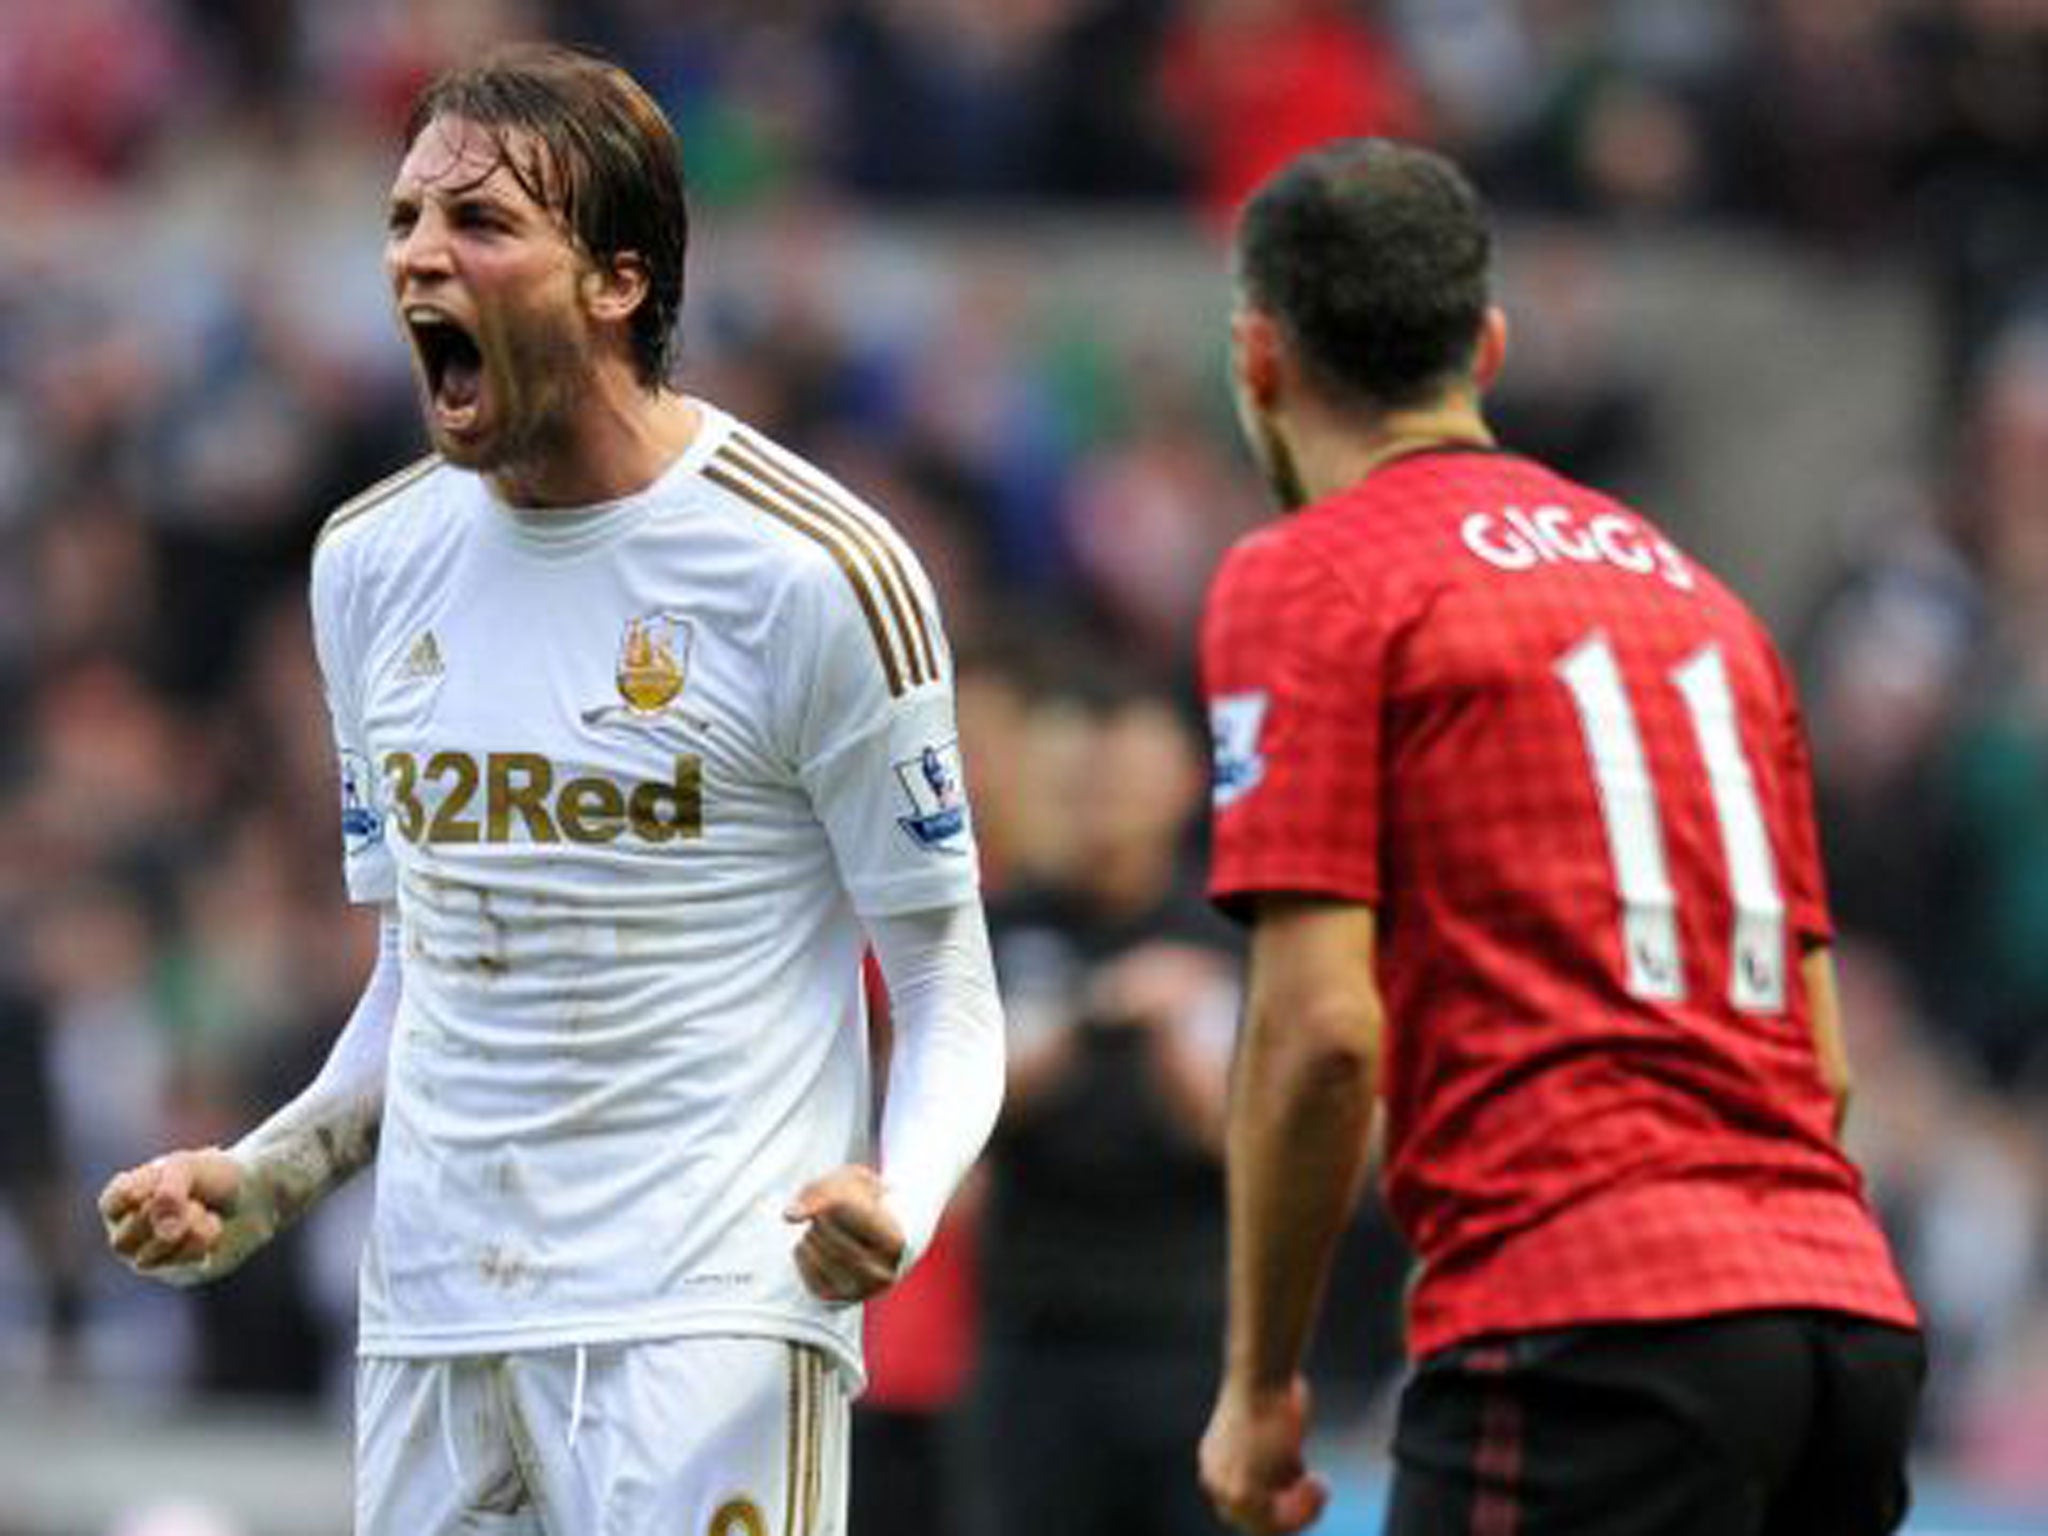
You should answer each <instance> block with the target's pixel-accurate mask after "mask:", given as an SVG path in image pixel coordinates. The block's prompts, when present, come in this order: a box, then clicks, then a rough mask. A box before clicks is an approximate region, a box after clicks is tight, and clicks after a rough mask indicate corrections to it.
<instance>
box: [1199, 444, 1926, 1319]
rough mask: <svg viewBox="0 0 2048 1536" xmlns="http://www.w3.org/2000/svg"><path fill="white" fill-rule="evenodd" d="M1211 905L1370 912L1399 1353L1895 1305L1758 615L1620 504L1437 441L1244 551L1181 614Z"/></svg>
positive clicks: (1784, 701)
mask: <svg viewBox="0 0 2048 1536" xmlns="http://www.w3.org/2000/svg"><path fill="white" fill-rule="evenodd" d="M1203 665H1204V684H1205V688H1206V691H1207V693H1208V696H1209V705H1210V713H1211V719H1212V723H1213V726H1214V729H1215V734H1216V818H1215V840H1216V848H1215V865H1214V870H1213V873H1212V877H1211V891H1212V894H1213V895H1215V896H1216V897H1217V898H1218V900H1220V901H1222V902H1223V903H1224V904H1225V905H1226V906H1229V905H1241V903H1242V899H1243V898H1245V897H1247V896H1250V895H1252V894H1255V893H1258V892H1267V891H1298V892H1313V893H1320V894H1325V895H1330V896H1335V897H1340V898H1345V899H1348V900H1353V901H1359V902H1364V903H1367V904H1369V905H1371V906H1372V907H1374V908H1375V909H1376V912H1377V918H1378V924H1379V933H1380V949H1379V956H1378V964H1379V981H1380V986H1381V989H1382V992H1383V996H1384V1001H1385V1004H1386V1010H1387V1022H1388V1028H1387V1048H1386V1062H1385V1071H1384V1084H1385V1087H1384V1094H1385V1113H1386V1132H1387V1163H1386V1171H1385V1177H1386V1188H1387V1196H1388V1203H1389V1206H1390V1208H1391V1210H1392V1212H1393V1214H1394V1217H1395V1219H1396V1220H1397V1221H1398V1222H1399V1224H1400V1225H1401V1227H1402V1229H1403V1231H1404V1232H1405V1233H1406V1234H1407V1236H1408V1238H1409V1240H1410V1241H1411V1242H1412V1243H1413V1245H1414V1247H1415V1248H1416V1250H1417V1252H1418V1253H1419V1255H1420V1257H1421V1260H1422V1270H1421V1274H1420V1276H1419V1277H1418V1279H1417V1282H1416V1286H1415V1289H1414V1291H1413V1294H1412V1298H1411V1303H1410V1319H1409V1345H1410V1348H1411V1349H1412V1350H1413V1351H1414V1352H1415V1353H1416V1354H1418V1355H1424V1354H1428V1353H1430V1352H1431V1351H1434V1350H1437V1349H1440V1348H1442V1347H1444V1346H1445V1345H1448V1344H1451V1343H1455V1342H1457V1341H1459V1340H1462V1339H1467V1338H1471V1337H1474V1336H1477V1335H1481V1334H1487V1333H1496V1332H1506V1331H1517V1330H1524V1329H1531V1328H1541V1327H1553V1326H1566V1325H1572V1324H1581V1323H1590V1322H1602V1321H1623V1320H1646V1319H1670V1318H1684V1317H1698V1316H1705V1315H1710V1314H1715V1313H1722V1312H1733V1311H1747V1310H1753V1309H1761V1308H1772V1307H1817V1308H1827V1309H1833V1310H1838V1311H1843V1312H1849V1313H1854V1314H1858V1315H1861V1316H1865V1317H1872V1318H1877V1319H1880V1320H1884V1321H1889V1322H1895V1323H1901V1324H1910V1323H1912V1322H1914V1321H1915V1316H1914V1311H1913V1306H1912V1303H1911V1301H1910V1300H1909V1299H1908V1297H1907V1295H1906V1292H1905V1289H1904V1287H1903V1285H1902V1284H1901V1282H1900V1280H1899V1278H1898V1275H1897V1272H1896V1270H1895V1269H1894V1267H1893V1264H1892V1261H1891V1257H1890V1254H1889V1252H1888V1250H1887V1247H1886V1244H1885V1241H1884V1238H1883V1236H1882V1234H1881V1233H1880V1232H1879V1230H1878V1228H1877V1225H1876V1223H1875V1222H1874V1220H1873V1219H1872V1217H1871V1215H1870V1213H1869V1210H1868V1208H1867V1206H1866V1204H1865V1201H1864V1197H1863V1192H1862V1184H1861V1180H1860V1178H1859V1176H1858V1174H1857V1172H1856V1170H1855V1168H1854V1167H1853V1165H1852V1164H1850V1163H1849V1162H1848V1160H1847V1159H1846V1158H1845V1157H1844V1156H1843V1154H1842V1153H1841V1151H1840V1150H1839V1148H1838V1147H1837V1146H1836V1143H1835V1139H1834V1136H1833V1133H1832V1128H1831V1123H1832V1113H1833V1110H1832V1105H1831V1102H1830V1099H1829V1095H1828V1093H1827V1090H1826V1087H1825V1085H1824V1083H1823V1081H1822V1077H1821V1072H1820V1067H1819V1063H1818V1059H1817V1056H1816V1053H1815V1049H1814V1045H1813V1038H1812V1030H1811V1026H1810V1022H1809V1019H1808V1009H1807V1004H1806V997H1805V990H1804V987H1803V985H1802V984H1801V977H1800V972H1799V963H1798V961H1799V955H1800V952H1801V949H1802V946H1803V945H1804V944H1806V943H1808V942H1814V941H1825V940H1826V938H1827V937H1828V932H1829V929H1828V914H1827V905H1826V899H1825V896H1824V894H1823V889H1822V882H1821V870H1820V859H1819V853H1818V848H1817V844H1816V838H1815V835H1814V826H1813V813H1812V806H1811V798H1810V797H1811V789H1810V783H1809V772H1808V765H1807V753H1806V745H1805V738H1804V731H1803V727H1802V725H1801V723H1800V719H1799V715H1798V709H1797V705H1796V702H1795V700H1794V698H1793V694H1792V688H1791V684H1790V682H1789V680H1788V679H1787V677H1786V674H1785V670H1784V667H1783V665H1782V663H1781V662H1780V660H1779V658H1778V656H1777V653H1776V651H1775V649H1774V648H1773V647H1772V645H1771V642H1770V640H1769V637H1768V636H1767V635H1766V634H1765V633H1764V631H1763V629H1762V627H1761V626H1760V625H1759V624H1758V622H1757V621H1756V619H1755V618H1754V617H1752V616H1751V614H1750V613H1749V612H1748V610H1747V609H1745V608H1744V607H1743V606H1742V604H1741V603H1740V602H1739V601H1738V600H1737V599H1736V598H1735V597H1734V596H1733V595H1732V594H1731V593H1729V592H1728V590H1727V589H1726V588H1724V587H1723V586H1722V585H1721V584H1720V583H1719V582H1718V581H1716V580H1715V579H1714V578H1713V577H1712V576H1711V575H1710V574H1708V573H1707V572H1706V571H1705V570H1703V569H1701V568H1700V567H1699V566H1698V565H1697V564H1695V563H1694V562H1693V561H1692V560H1691V559H1689V558H1688V557H1687V556H1685V555H1684V554H1682V553H1681V552H1680V551H1678V550H1677V549H1676V548H1674V547H1673V546H1672V545H1671V544H1670V543H1669V542H1668V541H1667V540H1666V539H1665V538H1664V537H1663V536H1662V535H1661V534H1660V533H1659V532H1658V531H1657V529H1656V528H1655V527H1654V526H1653V525H1652V524H1650V523H1649V522H1648V521H1646V520H1645V519H1643V518H1641V517H1639V516H1638V515H1636V514H1635V513H1634V512H1631V511H1629V510H1628V509H1627V508H1625V507H1622V506H1620V505H1618V504H1616V503H1615V502H1613V501H1610V500H1608V499H1606V498H1604V497H1601V496H1599V495H1597V494H1595V493H1593V492H1591V491H1588V490H1586V489H1584V488H1583V487H1580V486H1577V485H1574V484H1572V483H1571V482H1569V481H1567V480H1564V479H1562V478H1561V477H1559V476H1557V475H1554V474H1552V473H1550V472H1549V471H1547V470H1545V469H1543V468H1542V467H1540V466H1538V465H1536V464H1533V463H1531V462H1529V461H1528V460H1525V459H1521V458H1517V457H1514V456H1512V455H1508V454H1500V453H1491V452H1485V451H1473V450H1456V449H1440V450H1434V451H1428V452H1423V453H1417V454H1411V455H1410V456H1408V457H1405V458H1402V459H1398V460H1395V461H1394V462H1392V463H1389V464H1386V465H1383V466H1382V467H1381V468H1380V469H1378V470H1377V471H1376V472H1375V473H1373V474H1372V475H1371V476H1369V477H1368V478H1367V479H1366V480H1365V481H1364V482H1363V483H1362V484H1360V485H1358V486H1356V487H1354V488H1352V489H1350V490H1347V491H1345V492H1344V493H1342V494H1341V495H1338V496H1335V497H1332V498H1330V499H1328V500H1326V501H1324V502H1321V503H1319V504H1317V505H1315V506H1313V507H1310V508H1308V509H1305V510H1304V511H1302V512H1300V513H1299V514H1297V515H1294V516H1291V517H1288V518H1285V519H1283V520H1282V521H1280V522H1279V523H1277V524H1274V525H1272V526H1270V527H1268V528H1266V529H1264V530H1262V531H1260V532H1259V533H1256V534H1254V535H1252V536H1251V537H1250V538H1247V539H1245V540H1244V541H1243V542H1242V543H1240V544H1239V545H1238V546H1237V547H1236V548H1235V549H1234V550H1233V551H1232V552H1231V554H1230V556H1229V557H1228V559H1227V560H1226V561H1225V563H1224V566H1223V569H1222V571H1221V573H1220V574H1219V576H1218V578H1217V582H1216V586H1215V589H1214V591H1213V592H1212V594H1211V597H1210V603H1209V609H1208V614H1207V618H1206V623H1205V628H1204V634H1203Z"/></svg>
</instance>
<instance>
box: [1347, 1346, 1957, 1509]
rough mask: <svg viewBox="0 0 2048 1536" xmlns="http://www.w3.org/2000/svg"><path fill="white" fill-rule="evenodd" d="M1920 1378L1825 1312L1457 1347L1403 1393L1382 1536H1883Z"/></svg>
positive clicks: (1895, 1498)
mask: <svg viewBox="0 0 2048 1536" xmlns="http://www.w3.org/2000/svg"><path fill="white" fill-rule="evenodd" d="M1926 1372H1927V1354H1926V1347H1925V1345H1924V1343H1923V1341H1922V1340H1921V1337H1920V1335H1919V1334H1918V1333H1916V1332H1914V1331H1912V1330H1910V1329H1904V1328H1893V1327H1888V1326H1886V1325H1884V1324H1882V1323H1875V1322H1870V1321H1866V1320H1864V1319H1861V1318H1855V1317H1849V1316H1845V1315H1842V1314H1838V1313H1831V1312H1747V1313H1735V1314H1730V1315H1727V1316H1723V1317H1714V1318H1703V1319H1700V1320H1697V1321H1692V1322H1682V1323H1659V1324H1644V1325H1635V1324H1630V1325H1611V1326H1601V1327H1587V1328H1570V1329H1561V1330H1557V1331H1547V1332H1541V1333H1527V1334H1518V1335H1514V1336H1511V1337H1506V1338H1501V1339H1493V1340H1485V1341H1481V1342H1476V1343H1472V1344H1464V1345H1457V1346H1454V1347H1452V1348H1450V1349H1447V1350H1444V1351H1442V1352H1440V1353H1438V1354H1435V1355H1432V1356H1430V1358H1429V1359H1427V1360H1426V1361H1424V1362H1423V1363H1422V1365H1421V1366H1420V1368H1419V1369H1418V1370H1417V1371H1416V1373H1415V1376H1414V1377H1413V1379H1412V1380H1410V1382H1409V1383H1408V1386H1407V1389H1406V1390H1405V1391H1404V1392H1403V1394H1402V1397H1401V1412H1400V1423H1399V1427H1398V1428H1397V1430H1396V1432H1395V1439H1394V1455H1395V1461H1396V1469H1395V1474H1394V1492H1393V1502H1392V1512H1391V1514H1390V1515H1389V1516H1388V1519H1387V1536H1565V1533H1570V1536H1884V1533H1886V1532H1890V1531H1893V1530H1896V1529H1897V1528H1898V1526H1899V1523H1900V1522H1901V1521H1902V1520H1904V1518H1905V1515H1906V1505H1907V1485H1906V1452H1907V1448H1908V1444H1909V1442H1910V1441H1911V1439H1912V1434H1913V1421H1914V1414H1915V1409H1916V1407H1917V1405H1918V1402H1919V1397H1920V1385H1921V1382H1922V1380H1923V1378H1924V1377H1925V1376H1926Z"/></svg>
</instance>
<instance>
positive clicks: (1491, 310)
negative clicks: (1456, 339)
mask: <svg viewBox="0 0 2048 1536" xmlns="http://www.w3.org/2000/svg"><path fill="white" fill-rule="evenodd" d="M1507 360H1508V315H1507V311H1506V310H1504V309H1502V308H1501V307H1500V306H1499V305H1498V304H1489V305H1487V306H1486V314H1485V316H1484V317H1483V318H1482V319H1481V320H1480V322H1479V346H1478V347H1477V349H1475V351H1474V353H1473V357H1472V380H1473V382H1474V383H1475V384H1477V385H1478V386H1479V392H1480V393H1481V394H1484V393H1485V392H1486V391H1487V390H1489V389H1491V388H1493V381H1494V380H1495V379H1497V378H1499V377H1500V371H1501V369H1502V367H1503V366H1505V365H1506V363H1507Z"/></svg>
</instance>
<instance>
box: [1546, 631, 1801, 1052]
mask: <svg viewBox="0 0 2048 1536" xmlns="http://www.w3.org/2000/svg"><path fill="white" fill-rule="evenodd" d="M1557 675H1558V677H1559V678H1561V679H1562V680H1563V682H1564V685H1565V687H1566V688H1567V689H1569V690H1570V692H1571V696H1572V703H1573V704H1574V705H1575V706H1576V707H1577V710H1578V716H1579V729H1580V731H1581V732H1582V733H1583V735H1584V737H1585V743H1586V758H1587V761H1588V763H1589V764H1590V765H1591V767H1592V770H1593V785H1594V788H1595V789H1596V790H1597V791H1598V798H1599V802H1600V818H1601V821H1602V822H1603V823H1604V824H1605V827H1606V831H1607V853H1608V859H1609V861H1610V863H1611V865H1612V868H1613V871H1614V883H1615V889H1616V894H1617V895H1618V896H1619V897H1620V901H1621V939H1622V953H1623V955H1624V956H1625V957H1626V959H1625V962H1624V964H1625V967H1626V982H1627V986H1628V989H1629V991H1630V992H1632V993H1634V994H1635V995H1636V996H1638V997H1642V998H1649V999H1653V1000H1658V1001H1676V1000H1677V999H1679V998H1682V997H1683V996H1684V995H1685V966H1684V963H1683V961H1682V958H1681V956H1680V953H1679V939H1678V933H1679V929H1678V895H1677V892H1676V891H1675V890H1674V889H1673V887H1672V884H1671V878H1670V875H1669V872H1668V870H1667V867H1666V862H1665V853H1664V831H1663V823H1662V819H1661V817H1660V816H1659V814H1658V806H1657V786H1656V781H1655V780H1654V779H1653V778H1652V777H1651V774H1650V768H1649V762H1648V759H1647V758H1646V757H1645V755H1644V752H1643V738H1642V732H1641V731H1640V730H1639V729H1638V727H1637V725H1636V714H1635V709H1634V707H1633V706H1632V705H1631V704H1630V703H1629V697H1628V689H1627V687H1626V686H1625V685H1624V684H1623V682H1622V676H1621V666H1620V664H1619V663H1618V662H1617V661H1616V659H1615V655H1614V647H1613V645H1612V643H1611V642H1610V641H1609V640H1608V638H1607V636H1606V634H1605V633H1604V632H1603V631H1600V630H1595V631H1594V632H1593V633H1592V634H1590V635H1588V636H1587V637H1586V638H1585V639H1583V640H1581V641H1580V642H1579V643H1578V644H1577V645H1575V646H1573V647H1572V648H1571V649H1570V650H1569V651H1567V652H1565V654H1564V655H1563V656H1562V657H1561V658H1560V659H1559V660H1558V662H1557ZM1668 680H1669V682H1670V685H1671V686H1672V687H1674V688H1676V689H1677V690H1678V692H1679V695H1680V697H1681V698H1682V699H1683V700H1684V702H1685V708H1686V713H1687V715H1688V716H1689V717H1690V718H1691V720H1692V728H1693V735H1694V738H1695V740H1696V741H1697V743H1698V745H1699V752H1700V759H1701V761H1702V762H1704V763H1705V765H1706V770H1707V785H1708V790H1709V792H1710V794H1711V795H1712V797H1713V803H1714V818H1715V820H1716V822H1717V823H1718V824H1719V826H1720V829H1721V851H1722V854H1723V856H1724V858H1725V860H1726V865H1727V870H1728V878H1729V883H1730V886H1731V890H1730V895H1731V896H1732V897H1733V898H1734V907H1735V923H1734V929H1735V931H1734V933H1733V934H1732V935H1730V943H1731V946H1732V951H1731V954H1730V964H1729V1001H1730V1002H1731V1003H1732V1004H1733V1005H1734V1006H1735V1007H1736V1008H1738V1009H1740V1010H1742V1011H1743V1012H1745V1013H1778V1012H1782V1011H1783V1009H1784V1007H1785V899H1784V896H1783V894H1782V893H1781V891H1780V890H1779V886H1778V870H1777V863H1776V861H1775V860H1774V859H1773V858H1772V856H1771V840H1770V834H1769V832H1768V830H1767V828H1766V826H1765V822H1764V816H1763V808H1762V806H1761V805H1760V804H1759V802H1758V799H1757V789H1756V775H1755V774H1754V773H1753V772H1752V771H1751V769H1750V766H1749V758H1748V756H1747V755H1746V754H1745V753H1744V751H1743V748H1742V733H1741V729H1740V725H1739V723H1738V719H1737V716H1736V711H1735V694H1734V690H1733V689H1732V688H1731V686H1730V684H1729V681H1728V667H1727V664H1726V662H1724V661H1723V660H1722V657H1721V650H1720V647H1719V646H1715V645H1709V646H1706V647H1704V648H1702V649H1701V650H1698V651H1695V652H1694V653H1693V654H1692V655H1691V656H1689V657H1687V658H1686V659H1685V660H1684V661H1683V662H1681V663H1680V664H1679V665H1678V666H1676V667H1674V668H1672V669H1671V671H1670V673H1669V674H1668Z"/></svg>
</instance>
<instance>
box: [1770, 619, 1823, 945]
mask: <svg viewBox="0 0 2048 1536" xmlns="http://www.w3.org/2000/svg"><path fill="white" fill-rule="evenodd" d="M1765 646H1766V648H1767V650H1768V652H1769V655H1770V658H1771V666H1772V671H1773V673H1774V674H1775V676H1776V678H1777V684H1778V696H1779V705H1778V709H1779V727H1778V729H1779V743H1778V763H1779V773H1780V774H1781V775H1782V777H1783V782H1782V784H1781V785H1780V789H1779V794H1780V798H1781V799H1782V801H1783V805H1784V827H1785V849H1784V860H1785V869H1784V873H1783V875H1782V876H1781V878H1782V879H1783V881H1784V884H1785V917H1786V921H1787V922H1788V923H1789V924H1790V925H1791V928H1792V931H1793V932H1794V933H1796V934H1798V935H1799V937H1800V938H1801V939H1803V940H1804V941H1805V942H1806V943H1808V944H1810V945H1817V944H1826V943H1828V942H1829V941H1830V940H1831V939H1833V937H1834V920H1833V917H1832V915H1831V914H1830V913H1829V911H1828V897H1827V876H1826V869H1825V865H1824V864H1823V862H1822V860H1821V851H1820V833H1819V831H1818V829H1817V825H1816V820H1815V817H1814V810H1813V750H1812V747H1811V746H1810V745H1809V743H1808V740H1807V734H1806V718H1805V715H1804V714H1803V712H1802V711H1801V710H1800V707H1799V693H1798V689H1797V687H1796V686H1795V685H1794V683H1793V681H1792V678H1791V674H1790V673H1789V671H1788V670H1787V668H1786V667H1785V664H1784V662H1783V661H1782V660H1781V659H1780V658H1779V656H1778V653H1777V649H1776V647H1775V646H1771V645H1770V642H1769V640H1768V639H1766V641H1765Z"/></svg>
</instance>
